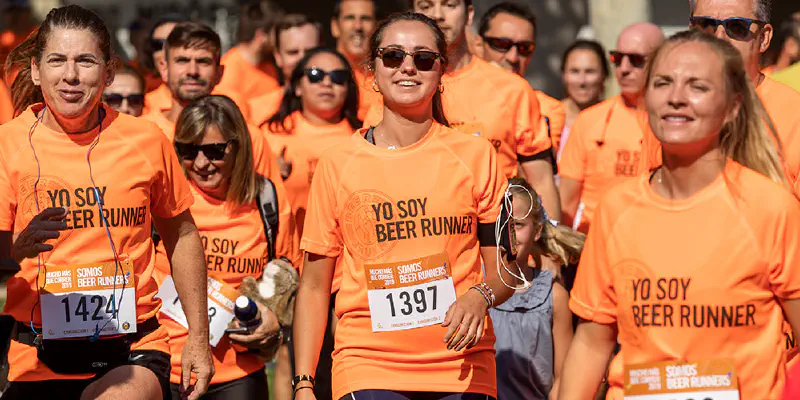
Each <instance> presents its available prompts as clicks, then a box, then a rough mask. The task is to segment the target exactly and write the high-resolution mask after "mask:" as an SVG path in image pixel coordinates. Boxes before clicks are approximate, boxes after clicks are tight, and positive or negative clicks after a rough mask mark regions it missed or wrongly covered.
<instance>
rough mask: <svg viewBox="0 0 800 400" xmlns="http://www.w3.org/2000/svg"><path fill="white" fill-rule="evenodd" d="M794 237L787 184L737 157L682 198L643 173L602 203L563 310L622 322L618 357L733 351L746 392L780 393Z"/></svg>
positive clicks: (798, 226) (799, 228) (796, 274)
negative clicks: (657, 188)
mask: <svg viewBox="0 0 800 400" xmlns="http://www.w3.org/2000/svg"><path fill="white" fill-rule="evenodd" d="M763 199H770V201H768V202H765V201H764V200H763ZM798 240H800V203H798V202H797V200H796V199H795V197H794V196H793V195H792V193H790V192H789V191H788V190H787V189H786V188H784V187H782V186H780V185H778V184H777V183H775V182H772V181H771V180H769V179H768V178H766V177H764V176H762V175H760V174H758V173H757V172H755V171H752V170H750V169H747V168H745V167H742V166H741V165H739V164H737V163H735V162H733V161H730V162H729V163H728V165H727V166H726V168H725V170H724V171H723V173H722V174H720V176H719V177H717V179H716V180H715V181H714V182H712V183H711V184H710V185H709V186H708V187H706V188H704V189H702V190H701V191H700V192H698V193H696V194H695V195H693V196H691V197H689V198H687V199H677V200H676V199H673V200H670V199H665V198H663V197H661V196H659V195H657V194H656V193H655V192H654V191H653V189H652V187H651V185H650V183H649V176H648V175H647V174H643V175H640V176H639V178H638V179H636V180H631V181H629V182H626V183H624V184H621V185H618V186H616V187H615V188H613V189H611V190H609V191H608V192H607V194H606V195H605V196H604V197H603V199H602V201H601V202H600V204H599V206H598V208H597V212H596V213H595V218H594V223H593V224H592V228H591V231H590V232H589V236H588V238H587V240H586V247H585V248H584V251H583V254H582V256H581V262H580V265H579V266H578V274H577V277H576V280H575V285H574V287H573V289H572V293H571V299H570V309H571V310H572V312H574V313H575V314H576V315H577V316H579V317H581V318H583V319H585V320H589V321H592V322H596V323H599V324H616V325H617V326H618V328H619V342H620V344H621V345H622V348H623V349H624V352H625V356H624V358H622V361H623V362H624V363H625V365H638V364H642V363H649V362H660V361H681V360H683V361H685V360H690V361H693V360H698V361H699V360H703V359H713V358H732V359H733V360H734V364H735V368H736V374H737V375H738V376H739V382H738V383H739V390H740V393H741V396H742V399H777V398H779V396H780V393H781V389H782V386H783V381H784V373H785V369H784V367H785V362H786V360H785V350H784V348H783V344H784V340H785V339H784V335H783V331H782V326H783V324H784V317H783V311H782V309H781V305H780V302H781V301H783V300H790V299H798V298H800V269H798V268H796V265H797V263H798V262H800V253H798V247H797V246H796V245H795V244H796V243H797V241H798Z"/></svg>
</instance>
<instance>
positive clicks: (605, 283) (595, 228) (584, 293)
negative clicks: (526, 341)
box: [569, 202, 617, 324]
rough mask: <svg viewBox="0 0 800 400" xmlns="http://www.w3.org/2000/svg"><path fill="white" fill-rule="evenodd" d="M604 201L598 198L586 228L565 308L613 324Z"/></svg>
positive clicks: (614, 305)
mask: <svg viewBox="0 0 800 400" xmlns="http://www.w3.org/2000/svg"><path fill="white" fill-rule="evenodd" d="M604 203H605V202H601V203H600V205H599V206H598V207H597V210H596V211H595V215H594V221H593V222H592V226H591V227H590V228H589V235H588V236H587V237H586V243H585V245H584V248H583V253H582V254H581V261H580V264H578V273H577V276H576V277H575V284H574V286H573V287H572V291H571V292H570V299H569V308H570V310H572V312H573V313H575V315H577V316H579V317H581V318H583V319H585V320H588V321H593V322H597V323H600V324H613V323H615V322H616V321H617V297H616V293H615V292H614V286H613V283H614V281H613V276H612V271H611V266H610V265H609V261H608V253H607V248H606V239H607V238H608V235H609V234H610V231H611V229H610V224H608V223H606V221H605V218H604V215H603V214H604V211H605V210H604V209H605V208H606V207H605V206H604Z"/></svg>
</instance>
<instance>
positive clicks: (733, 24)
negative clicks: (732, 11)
mask: <svg viewBox="0 0 800 400" xmlns="http://www.w3.org/2000/svg"><path fill="white" fill-rule="evenodd" d="M753 24H756V25H758V26H764V25H766V24H767V23H766V22H764V21H759V20H757V19H750V18H728V19H716V18H711V17H691V18H689V26H690V27H691V28H692V29H696V30H700V31H703V32H708V33H711V34H713V33H714V32H716V31H717V27H718V26H720V25H722V26H723V27H724V28H725V34H727V35H728V37H729V38H731V39H733V40H739V41H743V42H744V41H748V40H750V39H752V38H753V37H754V35H755V33H754V32H752V31H750V27H751V26H752V25H753Z"/></svg>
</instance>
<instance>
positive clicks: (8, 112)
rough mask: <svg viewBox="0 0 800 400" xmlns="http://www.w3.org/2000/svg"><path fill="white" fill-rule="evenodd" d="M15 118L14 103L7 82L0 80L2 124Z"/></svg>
mask: <svg viewBox="0 0 800 400" xmlns="http://www.w3.org/2000/svg"><path fill="white" fill-rule="evenodd" d="M12 118H14V104H13V103H12V102H11V95H10V94H9V93H8V88H7V87H6V85H5V83H3V82H0V125H2V124H5V123H6V122H8V121H11V119H12Z"/></svg>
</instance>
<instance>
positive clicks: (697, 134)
mask: <svg viewBox="0 0 800 400" xmlns="http://www.w3.org/2000/svg"><path fill="white" fill-rule="evenodd" d="M652 68H653V71H652V75H651V77H650V81H649V82H648V83H647V91H646V93H645V103H646V105H647V112H648V114H649V116H650V126H651V128H652V129H653V133H654V134H655V136H656V138H658V140H659V141H661V143H662V144H663V145H664V149H665V151H666V150H667V148H668V147H670V146H669V145H687V144H698V145H701V146H703V147H707V146H708V145H709V143H710V141H716V140H718V139H719V132H720V130H721V129H722V127H723V126H724V124H725V122H726V121H728V120H732V119H733V118H734V117H735V115H736V114H737V113H738V110H739V102H738V101H735V102H731V101H729V99H728V95H727V93H726V87H725V69H724V65H723V61H722V59H721V58H720V56H718V55H717V52H716V51H714V50H713V49H711V48H710V47H709V45H707V44H705V43H697V42H689V43H681V44H677V45H673V46H671V47H670V48H666V49H664V51H663V52H662V53H661V55H659V56H658V59H657V60H655V62H654V64H653V66H652Z"/></svg>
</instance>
